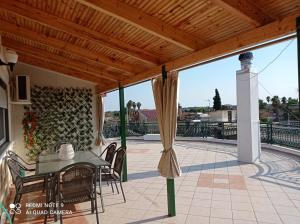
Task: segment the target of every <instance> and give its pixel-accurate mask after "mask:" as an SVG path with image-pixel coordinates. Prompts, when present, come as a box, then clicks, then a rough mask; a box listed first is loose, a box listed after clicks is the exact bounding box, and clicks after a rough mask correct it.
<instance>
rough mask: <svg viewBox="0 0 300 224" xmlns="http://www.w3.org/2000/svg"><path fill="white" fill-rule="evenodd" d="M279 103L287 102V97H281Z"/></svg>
mask: <svg viewBox="0 0 300 224" xmlns="http://www.w3.org/2000/svg"><path fill="white" fill-rule="evenodd" d="M281 103H282V104H286V103H287V99H286V97H285V96H284V97H282V98H281Z"/></svg>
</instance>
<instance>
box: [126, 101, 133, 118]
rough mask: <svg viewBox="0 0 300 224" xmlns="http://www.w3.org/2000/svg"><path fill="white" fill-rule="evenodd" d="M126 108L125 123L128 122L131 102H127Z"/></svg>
mask: <svg viewBox="0 0 300 224" xmlns="http://www.w3.org/2000/svg"><path fill="white" fill-rule="evenodd" d="M126 107H127V122H129V117H130V112H131V107H132V100H129V101H128V102H127V104H126Z"/></svg>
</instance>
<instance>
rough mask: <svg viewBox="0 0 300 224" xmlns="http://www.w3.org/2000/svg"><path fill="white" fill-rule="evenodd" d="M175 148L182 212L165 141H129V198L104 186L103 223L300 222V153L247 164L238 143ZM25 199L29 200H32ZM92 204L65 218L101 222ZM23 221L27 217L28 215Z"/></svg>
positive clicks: (274, 154) (264, 157)
mask: <svg viewBox="0 0 300 224" xmlns="http://www.w3.org/2000/svg"><path fill="white" fill-rule="evenodd" d="M175 149H176V150H177V153H178V159H179V162H180V165H181V168H182V176H181V177H180V178H177V179H176V180H175V186H176V210H177V216H176V217H173V218H169V217H167V190H166V180H165V179H164V178H162V177H160V176H159V175H158V172H157V171H156V167H157V164H158V161H159V158H160V155H161V153H160V151H161V150H162V146H161V144H160V143H159V142H142V141H140V142H139V141H129V142H128V179H129V181H128V182H126V183H124V189H125V194H126V198H127V202H126V203H124V202H123V199H122V196H121V194H119V195H118V194H116V193H115V194H112V191H111V187H108V186H106V185H104V187H103V188H104V203H105V212H104V213H102V212H100V213H99V216H100V221H101V223H104V224H105V223H108V224H110V223H112V224H115V223H116V224H119V223H120V224H121V223H129V224H138V223H140V224H150V223H197V224H198V223H200V224H205V223H210V224H217V223H220V224H226V223H230V224H232V223H233V224H254V223H260V224H263V223H265V224H267V223H270V224H276V223H282V224H299V223H300V158H299V157H293V156H291V155H287V154H283V153H279V152H276V151H266V150H265V151H263V153H262V158H261V162H260V163H258V164H243V163H239V162H238V161H237V159H236V147H234V146H229V145H220V144H210V143H201V142H176V145H175ZM24 198H25V199H24V200H23V203H25V202H26V201H27V200H28V201H29V200H32V197H24ZM98 202H99V204H100V200H98ZM89 206H90V204H89V203H85V204H82V205H80V206H76V214H75V215H73V216H72V217H68V216H66V217H65V218H64V221H65V222H64V223H72V224H76V223H95V222H96V219H95V215H92V214H91V213H90V211H89V210H86V209H87V208H89ZM99 207H100V206H99ZM17 220H18V222H16V223H24V222H26V221H25V220H24V216H23V217H22V220H20V219H17ZM27 222H28V223H33V221H29V220H27ZM39 222H41V220H39V221H38V220H36V222H35V223H39Z"/></svg>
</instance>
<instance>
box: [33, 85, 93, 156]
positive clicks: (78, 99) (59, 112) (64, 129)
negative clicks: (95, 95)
mask: <svg viewBox="0 0 300 224" xmlns="http://www.w3.org/2000/svg"><path fill="white" fill-rule="evenodd" d="M31 101H32V105H31V110H32V112H34V114H35V115H36V119H37V128H36V135H37V139H38V140H37V141H36V143H35V144H36V145H37V146H36V148H39V149H40V150H45V149H47V150H53V147H54V146H55V144H56V143H57V142H59V141H68V142H73V143H75V145H76V150H90V149H92V147H91V145H92V142H93V125H92V91H91V89H87V88H52V87H40V86H34V87H33V88H32V90H31Z"/></svg>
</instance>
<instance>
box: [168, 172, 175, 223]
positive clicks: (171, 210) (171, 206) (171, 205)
mask: <svg viewBox="0 0 300 224" xmlns="http://www.w3.org/2000/svg"><path fill="white" fill-rule="evenodd" d="M167 192H168V215H169V216H171V217H172V216H175V215H176V203H175V183H174V179H169V178H167Z"/></svg>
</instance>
